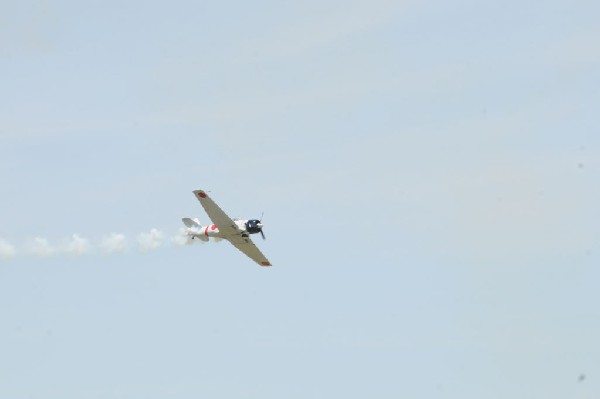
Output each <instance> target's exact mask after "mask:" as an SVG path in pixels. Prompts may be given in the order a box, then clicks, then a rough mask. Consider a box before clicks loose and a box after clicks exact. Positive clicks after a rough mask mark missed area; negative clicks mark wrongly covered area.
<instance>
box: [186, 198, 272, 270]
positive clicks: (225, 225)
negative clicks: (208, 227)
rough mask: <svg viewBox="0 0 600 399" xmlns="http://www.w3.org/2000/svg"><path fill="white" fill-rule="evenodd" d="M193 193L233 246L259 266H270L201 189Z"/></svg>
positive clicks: (250, 241) (249, 240)
mask: <svg viewBox="0 0 600 399" xmlns="http://www.w3.org/2000/svg"><path fill="white" fill-rule="evenodd" d="M193 192H194V195H195V196H196V198H198V201H200V204H201V205H202V207H203V208H204V210H205V211H206V214H207V215H208V216H209V217H210V219H211V220H212V222H213V223H214V224H215V225H216V226H217V228H218V229H219V232H221V233H222V234H223V236H224V238H225V239H227V240H228V241H229V242H230V243H232V244H233V246H234V247H236V248H237V249H239V250H240V251H242V252H243V253H244V254H246V255H247V256H248V257H249V258H250V259H252V260H253V261H255V262H256V263H258V264H259V265H261V266H271V263H270V262H269V260H268V259H267V258H266V257H265V256H264V255H263V254H262V252H260V250H259V249H258V248H257V247H256V245H254V243H253V242H252V240H251V239H250V238H249V237H242V233H241V231H240V230H239V229H238V227H237V225H236V224H235V222H234V221H233V220H231V218H230V217H229V216H227V214H226V213H225V212H223V210H222V209H221V208H219V206H218V205H217V204H216V203H215V202H214V201H213V200H212V199H211V198H210V197H209V196H208V194H206V192H204V191H203V190H194V191H193Z"/></svg>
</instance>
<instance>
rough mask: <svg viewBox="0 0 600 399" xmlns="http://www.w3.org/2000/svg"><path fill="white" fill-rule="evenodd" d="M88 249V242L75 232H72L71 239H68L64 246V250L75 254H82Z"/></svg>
mask: <svg viewBox="0 0 600 399" xmlns="http://www.w3.org/2000/svg"><path fill="white" fill-rule="evenodd" d="M89 249H90V244H89V242H88V240H86V239H85V238H81V237H80V236H78V235H77V234H73V236H72V237H71V241H69V243H67V246H66V252H67V253H69V254H71V255H75V256H79V255H83V254H85V253H86V252H88V251H89Z"/></svg>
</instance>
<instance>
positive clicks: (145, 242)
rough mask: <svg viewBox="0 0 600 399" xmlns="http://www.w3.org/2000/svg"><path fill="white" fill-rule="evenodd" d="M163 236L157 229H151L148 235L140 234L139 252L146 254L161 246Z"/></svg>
mask: <svg viewBox="0 0 600 399" xmlns="http://www.w3.org/2000/svg"><path fill="white" fill-rule="evenodd" d="M163 237H164V234H163V233H162V232H161V231H160V230H157V229H152V230H150V231H149V232H148V233H141V234H140V235H139V236H138V240H137V241H138V244H139V246H140V251H142V252H148V251H153V250H155V249H157V248H159V247H160V246H161V244H162V240H163Z"/></svg>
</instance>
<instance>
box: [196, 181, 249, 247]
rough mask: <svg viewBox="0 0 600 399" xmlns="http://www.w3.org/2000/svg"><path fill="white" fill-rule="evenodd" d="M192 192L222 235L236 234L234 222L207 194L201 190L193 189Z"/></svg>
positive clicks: (236, 229)
mask: <svg viewBox="0 0 600 399" xmlns="http://www.w3.org/2000/svg"><path fill="white" fill-rule="evenodd" d="M193 193H194V195H195V196H196V198H198V201H200V205H202V207H203V208H204V210H205V211H206V214H207V215H208V217H210V220H212V222H213V223H214V224H215V226H217V228H218V229H219V231H220V232H221V233H223V235H225V236H228V235H230V234H238V232H239V230H238V228H237V226H236V224H235V222H234V221H233V220H231V218H230V217H229V216H227V214H226V213H225V212H223V210H222V209H221V208H219V206H218V205H217V204H215V202H214V201H213V200H212V199H211V198H210V197H209V196H208V194H206V193H205V192H204V191H202V190H194V191H193Z"/></svg>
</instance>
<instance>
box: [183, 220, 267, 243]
mask: <svg viewBox="0 0 600 399" xmlns="http://www.w3.org/2000/svg"><path fill="white" fill-rule="evenodd" d="M233 222H234V223H235V225H236V227H237V229H238V231H239V232H241V233H242V235H243V234H256V233H259V232H260V228H261V227H262V224H261V223H260V221H258V220H234V221H233ZM185 232H186V235H188V236H189V237H192V238H200V239H201V240H208V238H209V237H214V238H227V237H225V235H223V234H221V232H220V231H219V228H218V227H217V226H216V225H214V224H209V225H206V226H193V227H188V228H187V229H186V231H185Z"/></svg>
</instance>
